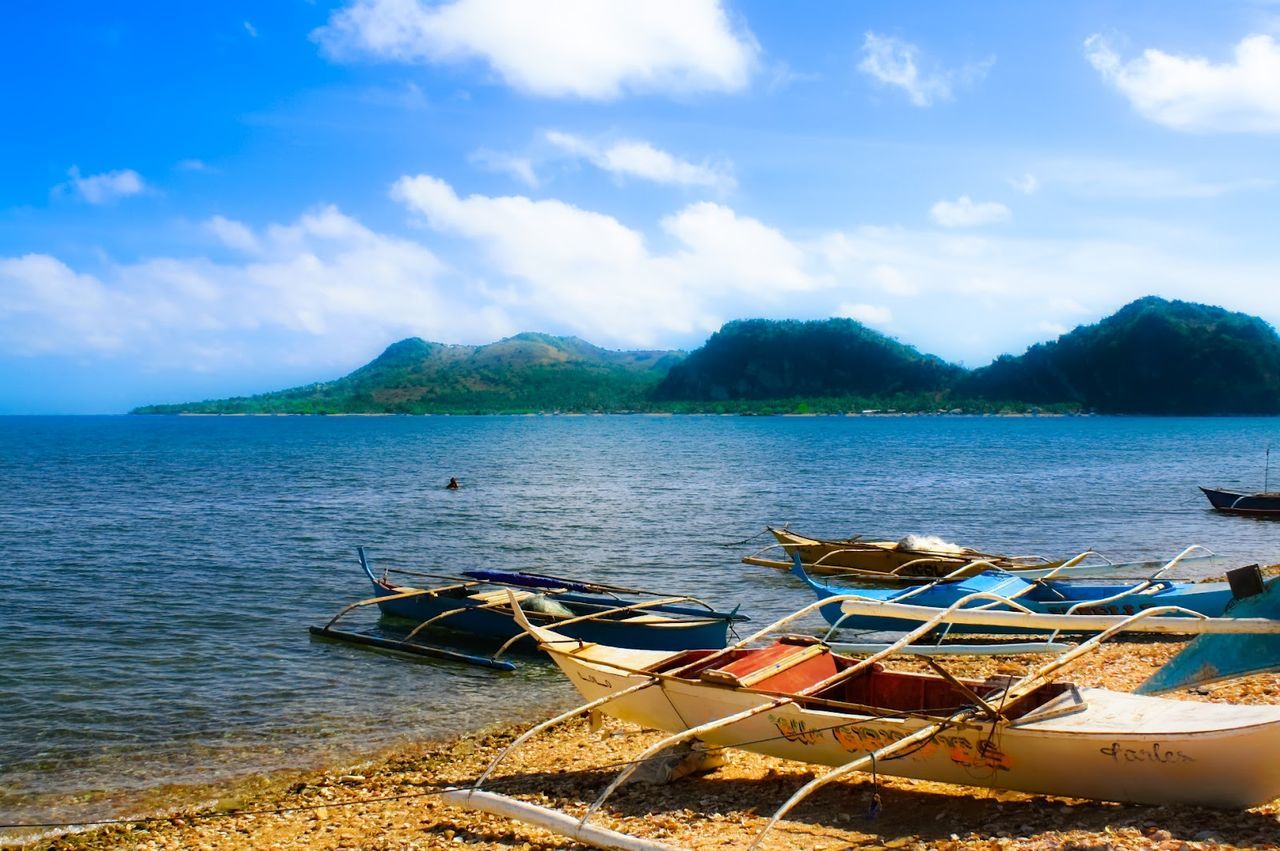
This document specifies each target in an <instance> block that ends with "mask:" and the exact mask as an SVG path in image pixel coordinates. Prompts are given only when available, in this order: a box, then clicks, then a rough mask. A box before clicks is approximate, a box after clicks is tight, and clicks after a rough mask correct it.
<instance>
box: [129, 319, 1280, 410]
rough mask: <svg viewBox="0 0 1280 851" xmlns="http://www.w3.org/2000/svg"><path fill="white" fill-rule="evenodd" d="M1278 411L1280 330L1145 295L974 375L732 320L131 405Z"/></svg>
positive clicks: (851, 330) (863, 342)
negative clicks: (668, 348) (685, 334)
mask: <svg viewBox="0 0 1280 851" xmlns="http://www.w3.org/2000/svg"><path fill="white" fill-rule="evenodd" d="M865 408H877V409H896V410H898V411H937V410H939V409H948V410H954V409H957V408H958V409H960V410H962V411H981V412H1000V411H1025V410H1028V409H1031V408H1040V409H1047V410H1057V411H1097V412H1100V413H1117V414H1188V415H1196V414H1277V413H1280V336H1277V334H1276V332H1275V329H1273V328H1272V327H1271V326H1270V325H1268V324H1267V323H1266V322H1264V321H1262V320H1261V319H1258V318H1256V317H1253V316H1248V315H1245V314H1243V313H1232V312H1229V311H1226V310H1223V309H1222V308H1220V307H1209V306H1206V305H1201V304H1191V303H1188V302H1181V301H1166V300H1165V299H1161V298H1155V297H1148V298H1143V299H1139V300H1138V301H1135V302H1133V303H1132V304H1129V305H1127V306H1125V307H1124V308H1122V309H1121V310H1119V311H1118V312H1116V313H1115V314H1113V315H1111V316H1109V317H1107V318H1106V319H1103V320H1102V321H1100V322H1098V323H1097V324H1094V325H1086V326H1081V327H1079V328H1077V329H1075V330H1074V331H1072V332H1070V333H1069V334H1064V335H1063V336H1061V337H1059V338H1058V339H1057V340H1055V341H1052V342H1047V343H1040V344H1038V345H1035V346H1032V347H1031V348H1030V349H1028V350H1027V351H1026V353H1025V354H1022V355H1020V356H1018V357H1013V356H1010V355H1005V356H1002V357H1000V358H998V359H997V360H996V361H995V362H994V363H992V364H991V365H989V366H986V367H983V368H981V369H978V370H974V371H972V372H970V371H968V370H965V369H964V368H963V367H960V366H956V365H954V364H949V363H947V362H945V361H943V360H941V359H939V358H937V357H934V356H933V355H928V354H922V353H921V352H919V351H918V350H916V349H915V348H913V347H911V346H908V345H904V344H903V343H900V342H898V341H897V340H894V339H891V338H889V337H886V336H884V335H883V334H880V333H877V332H875V331H872V330H871V329H869V328H866V327H865V326H863V325H861V324H859V323H857V322H855V321H853V320H851V319H828V320H823V321H813V322H800V321H796V320H782V321H778V320H765V319H748V320H739V321H735V322H730V323H728V324H726V325H725V326H724V327H723V328H721V329H720V330H719V331H717V332H716V333H715V334H713V335H712V336H711V337H710V339H708V340H707V342H706V343H705V344H704V345H703V346H701V347H700V348H699V349H697V350H696V351H694V352H693V353H692V354H689V355H688V356H687V357H686V356H685V354H684V353H683V352H665V351H633V352H618V351H610V350H607V349H601V348H598V347H596V346H593V345H591V344H590V343H587V342H584V341H582V340H580V339H578V338H576V337H553V336H550V335H547V334H517V335H516V336H514V337H509V338H507V339H505V340H499V341H498V342H496V343H490V344H488V345H484V346H456V345H445V344H442V343H428V342H426V341H424V340H421V339H418V338H416V337H414V338H411V339H408V340H401V341H400V342H398V343H395V344H394V345H392V346H389V347H388V348H387V350H386V351H385V352H383V353H382V354H381V355H380V356H379V357H378V358H376V359H375V360H373V361H372V362H371V363H369V364H367V365H366V366H363V367H361V368H360V369H357V370H356V371H355V372H352V373H351V374H350V375H347V376H345V377H343V378H340V379H337V380H336V381H330V382H324V383H320V384H312V385H308V386H306V387H296V388H293V389H292V390H283V391H280V392H277V393H265V394H263V395H260V396H250V397H240V398H234V399H222V400H212V401H206V402H194V403H188V404H181V405H149V406H147V407H144V408H139V409H137V410H136V411H135V413H148V414H156V413H223V414H236V413H292V414H341V413H517V412H538V411H566V412H567V411H582V412H586V411H643V410H652V411H675V412H681V411H691V412H692V411H709V412H741V413H788V412H805V411H811V412H819V411H830V412H837V411H856V410H862V409H865Z"/></svg>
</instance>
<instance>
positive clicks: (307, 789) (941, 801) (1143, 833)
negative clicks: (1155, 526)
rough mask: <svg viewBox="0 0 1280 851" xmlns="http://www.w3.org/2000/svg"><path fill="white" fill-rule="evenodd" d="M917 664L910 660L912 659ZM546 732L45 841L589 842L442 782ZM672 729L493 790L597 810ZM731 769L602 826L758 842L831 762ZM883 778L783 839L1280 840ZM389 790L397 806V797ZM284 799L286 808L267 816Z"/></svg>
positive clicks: (946, 844)
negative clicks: (479, 806) (505, 812)
mask: <svg viewBox="0 0 1280 851" xmlns="http://www.w3.org/2000/svg"><path fill="white" fill-rule="evenodd" d="M1176 646H1177V645H1175V644H1171V643H1165V642H1161V641H1158V640H1153V641H1146V642H1140V643H1126V644H1114V645H1110V646H1107V647H1105V648H1103V651H1102V652H1101V653H1099V654H1097V655H1095V656H1093V657H1091V658H1089V659H1088V660H1086V662H1085V663H1083V665H1081V666H1078V667H1076V668H1074V669H1073V672H1072V675H1071V677H1070V679H1073V680H1074V681H1076V682H1078V683H1081V684H1085V685H1100V686H1107V687H1111V688H1118V689H1129V688H1132V687H1133V686H1135V685H1136V684H1137V683H1139V682H1141V681H1142V680H1143V679H1145V678H1146V677H1147V675H1148V674H1149V673H1150V672H1151V671H1152V670H1153V669H1154V668H1155V667H1158V666H1159V665H1160V664H1161V663H1162V662H1163V661H1164V660H1165V659H1166V658H1168V656H1169V655H1170V653H1171V652H1172V651H1173V650H1174V649H1176ZM1030 664H1034V660H1030V659H1022V660H1014V661H1012V662H1011V661H1010V660H1000V661H997V660H992V659H977V660H954V661H952V662H949V663H948V667H949V668H950V669H951V670H953V671H954V672H956V673H958V674H961V675H986V674H988V673H993V672H995V671H996V670H997V669H1000V668H1005V669H1008V668H1010V667H1013V668H1019V669H1025V668H1026V667H1027V666H1028V665H1030ZM909 666H910V665H909V663H899V667H909ZM1176 697H1177V698H1178V699H1186V700H1201V701H1216V702H1222V701H1227V702H1236V703H1275V702H1277V701H1278V700H1280V676H1278V675H1266V676H1257V677H1252V678H1250V679H1247V680H1244V681H1240V682H1238V683H1233V684H1227V685H1224V686H1220V687H1216V688H1209V689H1201V690H1199V692H1184V693H1180V694H1178V695H1176ZM527 726H528V725H517V726H512V727H508V728H502V729H491V730H485V731H480V732H477V733H473V734H471V735H468V736H464V737H461V738H457V739H453V740H451V741H446V742H424V743H420V744H416V745H412V746H408V747H402V748H399V749H397V750H395V751H393V752H390V753H385V754H381V755H379V756H377V757H376V758H373V759H370V760H368V761H366V762H363V763H360V764H355V765H347V766H343V767H342V768H340V769H332V770H328V771H316V772H312V773H307V774H298V773H296V772H295V773H292V774H289V775H287V776H280V777H277V778H266V779H263V778H255V779H253V780H251V781H249V782H247V783H242V784H239V785H236V786H228V787H225V788H224V789H222V790H220V791H221V793H222V794H221V797H220V798H219V800H217V801H216V802H215V803H212V804H210V805H207V806H205V807H202V808H189V809H185V810H178V811H173V812H169V813H166V814H165V815H164V816H163V817H162V818H160V819H158V820H155V821H152V822H148V823H145V824H137V825H119V826H108V827H101V828H96V829H92V830H88V831H85V832H81V833H75V834H65V835H62V836H60V837H55V838H45V839H41V840H39V841H37V842H35V843H34V845H33V847H36V848H40V849H69V848H81V849H105V848H136V849H224V848H255V849H258V848H264V849H266V848H280V849H290V848H317V849H339V848H350V849H356V848H359V849H366V848H367V849H393V848H394V849H410V848H423V849H425V848H450V849H455V848H460V847H471V848H486V849H498V848H525V849H551V848H576V847H580V846H578V845H576V844H574V843H572V842H570V841H568V840H565V839H562V838H560V837H556V836H554V835H552V834H549V833H547V832H545V831H542V830H538V829H534V828H528V827H525V826H522V825H520V824H518V823H515V822H512V821H509V820H507V819H504V818H499V817H494V816H488V815H483V814H477V813H469V812H465V811H462V810H459V809H456V808H453V807H449V806H446V805H445V804H443V803H442V802H440V801H439V800H437V799H436V798H435V796H434V793H435V791H436V790H438V789H440V788H442V787H445V786H449V785H454V784H465V783H466V782H467V781H468V780H470V779H473V778H475V777H476V776H477V775H478V774H479V772H480V771H482V770H483V768H484V767H485V766H486V765H487V764H488V762H489V761H490V760H491V759H492V757H493V756H494V755H495V754H496V753H497V752H498V751H499V750H500V749H501V748H502V747H503V746H505V745H506V744H507V743H509V742H510V741H511V740H512V739H513V738H514V737H515V736H516V735H518V734H519V732H521V731H522V730H523V729H525V728H527ZM658 738H660V736H659V735H658V734H656V733H654V732H653V731H643V730H639V729H637V728H635V727H631V726H629V725H626V724H623V723H621V722H617V721H614V720H611V719H607V718H606V719H604V722H603V725H602V726H600V727H599V729H596V730H593V729H592V725H591V724H590V723H589V721H588V720H587V719H585V718H578V719H574V720H573V721H570V722H567V723H566V724H564V725H563V726H561V727H559V728H557V729H555V730H553V731H550V732H548V733H544V734H542V735H541V736H538V737H535V738H534V739H533V740H532V741H531V742H530V743H529V744H527V745H526V746H524V747H523V748H521V749H519V750H517V751H516V752H515V754H514V755H513V756H512V757H511V758H510V759H509V760H508V761H507V762H506V763H504V765H503V766H502V768H500V769H499V772H498V774H497V776H496V778H495V779H494V780H492V781H491V782H489V783H488V784H486V788H489V789H491V790H493V791H497V792H502V793H504V794H510V795H514V796H516V797H519V798H522V799H524V800H527V801H532V802H535V803H540V804H543V805H545V806H551V807H555V808H557V809H561V810H565V811H567V812H570V813H576V814H580V813H582V812H583V811H584V810H585V808H586V806H587V805H588V803H589V802H590V801H591V800H593V799H594V798H595V797H596V795H597V794H598V793H599V792H600V791H601V790H602V789H603V788H604V786H605V785H606V784H607V783H608V782H609V781H610V780H611V779H612V778H613V777H614V776H615V774H616V773H617V770H618V769H617V767H616V764H617V763H620V762H623V761H625V760H627V759H628V758H630V757H631V756H634V755H635V754H637V753H639V752H640V751H641V750H643V748H644V747H645V746H646V745H647V744H649V743H652V742H654V741H657V740H658ZM727 756H728V758H727V764H726V765H725V766H724V767H722V768H720V769H719V770H717V771H715V772H713V773H710V774H706V775H702V776H693V777H686V778H683V779H681V780H678V781H676V782H673V783H668V784H664V785H651V784H642V783H634V784H629V785H627V786H624V787H623V788H622V789H620V790H619V791H618V792H617V793H616V794H615V795H614V796H613V797H612V798H610V800H609V802H608V804H607V805H606V807H605V808H604V810H603V811H602V813H601V814H600V815H599V816H597V820H598V822H599V823H600V824H603V825H605V826H608V827H613V828H615V829H618V830H622V831H625V832H628V833H632V834H636V835H640V836H646V837H650V838H653V839H658V840H660V841H662V842H665V843H668V844H670V845H672V846H676V847H686V848H696V849H708V848H745V847H746V846H747V845H748V844H750V842H751V840H752V838H753V837H754V836H755V834H756V833H757V832H758V831H759V830H760V829H761V827H763V825H764V824H765V822H766V820H767V818H768V816H769V815H770V814H771V813H772V812H773V810H774V809H775V808H776V807H778V806H779V805H780V804H781V803H782V802H783V801H785V800H786V799H787V798H788V797H789V796H790V795H791V794H792V793H793V792H794V791H795V790H796V789H798V788H799V787H800V786H801V785H803V784H804V783H805V782H806V781H807V780H809V779H810V778H812V777H813V776H814V771H815V770H825V769H815V768H814V767H812V766H806V765H804V764H801V763H792V762H783V761H780V760H775V759H771V758H768V757H761V756H756V755H753V754H748V753H744V752H736V751H735V752H728V754H727ZM1276 758H1277V759H1280V754H1276ZM874 791H876V790H875V789H874V788H873V785H872V782H871V779H870V778H869V777H868V776H867V775H855V777H854V779H850V780H848V781H845V782H838V783H835V784H833V785H832V786H831V787H829V788H827V789H824V790H822V791H820V792H819V793H818V794H816V795H814V796H813V797H812V798H810V799H808V800H807V801H805V802H804V803H803V804H802V805H801V806H800V807H798V808H797V809H796V810H795V811H794V812H793V813H792V814H791V815H790V816H789V818H788V819H786V820H785V821H783V822H782V823H780V824H779V826H778V827H777V828H776V829H775V831H774V832H773V833H771V834H770V835H769V836H768V837H767V839H766V842H765V844H764V846H763V847H765V848H769V849H801V848H802V849H839V848H849V847H858V848H863V849H868V851H876V849H882V848H893V849H918V848H939V849H955V848H979V849H1007V848H1028V849H1040V848H1044V849H1048V848H1073V849H1085V848H1099V849H1100V848H1117V849H1121V848H1162V849H1183V848H1224V847H1238V848H1257V847H1272V848H1275V847H1280V799H1277V800H1276V801H1272V802H1271V803H1269V804H1267V805H1265V806H1262V807H1257V808H1254V809H1251V810H1248V811H1244V812H1225V811H1219V810H1211V809H1205V808H1197V807H1150V806H1136V805H1119V804H1107V803H1098V802H1092V801H1080V800H1071V799H1063V798H1046V797H1044V796H1037V795H1025V794H1021V793H1017V792H1001V791H993V790H988V789H980V788H973V787H960V786H949V785H945V784H937V783H929V782H923V781H912V780H902V779H898V778H891V777H881V778H880V783H879V788H878V792H879V795H880V800H881V808H880V812H879V814H878V815H877V816H876V817H874V818H872V817H870V815H869V813H868V808H869V805H870V803H871V800H872V794H873V792H874ZM379 799H380V800H379ZM263 810H282V811H281V812H271V813H264V812H249V811H263Z"/></svg>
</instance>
